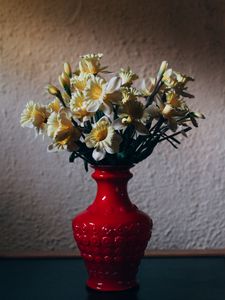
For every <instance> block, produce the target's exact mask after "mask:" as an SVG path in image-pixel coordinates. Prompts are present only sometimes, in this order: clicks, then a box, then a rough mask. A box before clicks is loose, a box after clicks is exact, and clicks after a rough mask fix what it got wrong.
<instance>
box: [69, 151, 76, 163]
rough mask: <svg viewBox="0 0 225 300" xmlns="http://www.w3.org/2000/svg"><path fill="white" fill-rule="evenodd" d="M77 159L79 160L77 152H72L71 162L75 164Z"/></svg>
mask: <svg viewBox="0 0 225 300" xmlns="http://www.w3.org/2000/svg"><path fill="white" fill-rule="evenodd" d="M76 158H77V154H76V152H72V153H71V155H70V157H69V162H71V163H73V162H74V160H75V159H76Z"/></svg>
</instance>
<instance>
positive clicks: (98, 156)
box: [85, 116, 122, 161]
mask: <svg viewBox="0 0 225 300" xmlns="http://www.w3.org/2000/svg"><path fill="white" fill-rule="evenodd" d="M121 141H122V138H121V136H120V135H119V134H118V133H116V131H115V130H114V128H113V127H112V125H111V123H110V121H109V119H108V118H107V117H105V116H104V117H102V118H101V119H100V120H99V121H98V122H97V123H95V124H94V125H93V128H92V130H91V132H90V133H89V134H88V135H86V138H85V143H86V146H87V147H88V148H94V150H93V153H92V156H93V158H94V159H95V160H96V161H99V160H102V159H104V157H105V155H106V153H110V154H114V153H117V152H119V146H120V143H121Z"/></svg>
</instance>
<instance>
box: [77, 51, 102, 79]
mask: <svg viewBox="0 0 225 300" xmlns="http://www.w3.org/2000/svg"><path fill="white" fill-rule="evenodd" d="M102 56H103V54H101V53H98V54H87V55H84V56H81V60H80V62H79V69H80V72H81V73H85V74H94V75H96V74H98V73H99V72H102V71H104V70H105V69H106V68H107V67H101V65H100V59H101V58H102Z"/></svg>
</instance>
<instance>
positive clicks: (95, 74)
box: [21, 54, 204, 169]
mask: <svg viewBox="0 0 225 300" xmlns="http://www.w3.org/2000/svg"><path fill="white" fill-rule="evenodd" d="M101 58H102V54H90V55H84V56H82V57H81V58H80V61H79V64H78V67H77V69H76V70H75V71H74V72H73V71H72V69H71V66H70V65H69V64H68V63H65V64H64V70H63V72H62V74H61V75H60V76H59V84H60V86H61V88H62V90H61V91H60V89H58V88H57V87H55V86H54V85H51V84H49V85H48V87H47V90H48V93H49V94H50V95H51V96H53V99H52V101H51V102H50V103H49V104H47V105H44V104H38V103H34V102H33V101H30V102H28V103H27V105H26V108H25V109H24V111H23V112H22V115H21V125H22V127H30V128H34V129H35V130H36V133H37V134H44V135H46V136H48V137H49V138H50V139H51V140H52V143H51V144H50V145H49V146H48V150H49V151H62V150H67V151H69V152H71V154H70V162H73V161H74V160H75V159H76V158H78V157H79V158H82V159H83V161H84V164H85V168H86V169H87V167H88V164H91V165H133V164H136V163H138V162H140V161H142V160H143V159H145V158H146V157H148V156H149V155H150V154H151V153H152V151H153V149H154V148H155V146H156V145H157V144H158V143H161V142H163V141H167V142H169V143H170V144H171V145H172V146H173V147H174V148H177V145H178V144H180V141H179V140H178V139H177V136H178V135H179V134H182V135H184V136H187V132H188V131H189V130H190V129H191V125H193V126H195V127H197V126H198V123H197V121H196V119H197V118H204V116H203V115H202V114H201V113H199V112H194V111H192V110H190V108H189V107H188V105H187V104H186V102H185V100H184V99H185V98H193V95H191V94H189V93H188V91H187V86H186V85H187V83H188V82H189V81H193V79H192V78H191V77H189V76H185V75H183V74H180V73H178V72H176V71H174V70H173V69H171V68H169V67H168V63H167V62H166V61H163V62H162V64H161V66H160V68H159V71H158V73H157V75H156V77H149V79H148V81H147V82H145V80H143V81H142V82H141V83H140V84H139V85H134V81H135V80H137V79H138V75H137V74H135V73H134V72H133V71H132V70H131V69H130V68H129V67H128V68H127V69H120V71H119V72H118V73H114V74H113V75H112V73H111V72H109V71H107V67H104V66H102V65H101V63H100V60H101ZM103 75H104V76H103ZM110 75H111V76H110Z"/></svg>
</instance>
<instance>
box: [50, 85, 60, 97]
mask: <svg viewBox="0 0 225 300" xmlns="http://www.w3.org/2000/svg"><path fill="white" fill-rule="evenodd" d="M47 90H48V92H49V94H51V95H53V96H59V95H60V91H59V90H58V89H57V88H56V87H55V86H54V85H52V84H49V85H48V86H47Z"/></svg>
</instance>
